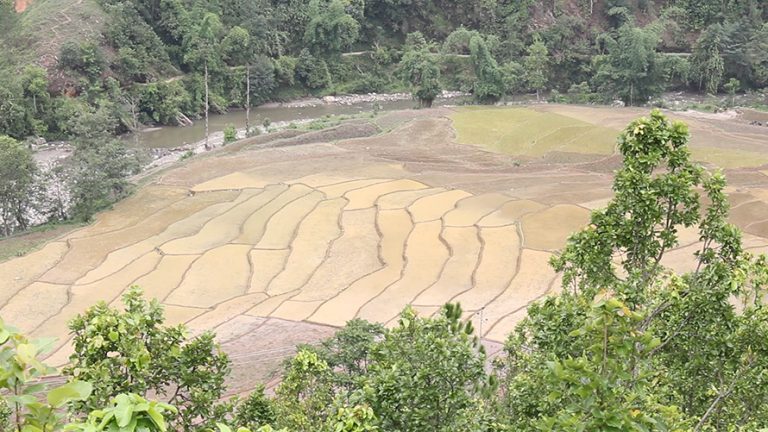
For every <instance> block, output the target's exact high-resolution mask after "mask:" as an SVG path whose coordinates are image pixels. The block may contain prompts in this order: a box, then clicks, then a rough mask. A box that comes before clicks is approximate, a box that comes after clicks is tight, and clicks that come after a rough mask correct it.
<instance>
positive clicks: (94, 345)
mask: <svg viewBox="0 0 768 432" xmlns="http://www.w3.org/2000/svg"><path fill="white" fill-rule="evenodd" d="M122 300H123V303H124V304H125V311H123V312H121V311H118V310H116V309H113V308H111V307H109V306H108V305H106V304H105V303H103V302H102V303H99V304H97V305H95V306H93V307H91V308H90V309H88V310H87V311H86V312H85V313H84V314H83V315H79V316H77V317H75V318H74V319H73V320H72V321H71V322H70V324H69V328H70V330H71V332H72V334H73V339H72V345H73V348H74V354H72V356H71V357H70V365H69V366H67V367H66V368H65V369H64V374H66V375H68V376H70V377H77V378H78V379H85V380H87V381H89V382H92V383H94V389H93V393H92V394H91V396H90V397H89V398H88V399H87V400H86V401H84V402H83V403H81V404H79V405H78V406H77V410H78V411H79V412H81V413H87V412H90V411H91V410H93V409H98V408H100V407H103V406H107V405H108V404H110V403H111V402H110V401H111V399H112V398H113V397H114V396H115V395H116V394H119V393H136V394H138V395H140V396H143V395H146V394H147V393H149V392H152V393H154V394H155V395H157V396H166V397H168V399H167V401H168V403H170V404H171V405H174V406H175V407H176V408H177V409H178V414H177V415H175V416H173V417H171V418H170V419H169V422H170V424H171V425H172V427H173V428H174V429H179V428H183V429H184V430H190V429H192V428H205V427H213V426H214V424H215V422H216V421H219V420H221V418H222V416H223V415H224V414H226V411H227V409H228V407H227V406H226V405H223V406H222V405H219V404H217V402H218V401H219V400H220V399H221V397H222V395H223V393H224V390H225V385H224V379H225V377H226V375H227V374H228V373H229V359H228V357H227V355H226V354H225V353H223V352H222V351H221V349H220V348H219V346H218V344H216V342H215V341H214V339H213V335H212V334H210V333H204V334H203V335H201V336H199V337H196V338H194V339H190V340H188V339H187V338H186V337H185V332H186V331H185V329H184V327H183V326H175V327H163V325H162V324H163V321H164V316H163V310H162V307H161V306H160V304H159V303H158V302H157V301H156V300H153V301H152V302H147V301H146V300H144V299H143V297H142V292H141V290H140V289H139V288H137V287H132V288H131V289H129V290H128V292H127V293H126V294H125V295H124V296H123V299H122ZM222 408H224V409H223V410H222Z"/></svg>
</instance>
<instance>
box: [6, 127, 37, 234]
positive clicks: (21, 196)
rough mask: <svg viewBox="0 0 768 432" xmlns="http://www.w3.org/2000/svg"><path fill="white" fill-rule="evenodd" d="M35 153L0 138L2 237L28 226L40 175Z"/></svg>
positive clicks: (11, 140) (13, 140) (8, 138)
mask: <svg viewBox="0 0 768 432" xmlns="http://www.w3.org/2000/svg"><path fill="white" fill-rule="evenodd" d="M37 171H38V170H37V165H36V164H35V161H34V158H33V157H32V152H31V151H30V150H29V149H28V148H27V147H25V146H24V145H23V144H21V143H20V142H18V141H16V140H15V139H13V138H11V137H8V136H2V135H0V222H1V223H2V226H3V234H4V235H6V236H8V235H11V234H12V233H13V232H14V231H16V230H25V229H27V227H28V226H29V221H28V219H27V218H28V216H29V211H30V210H31V209H32V207H33V205H32V202H33V201H32V196H33V189H34V186H35V176H36V174H37Z"/></svg>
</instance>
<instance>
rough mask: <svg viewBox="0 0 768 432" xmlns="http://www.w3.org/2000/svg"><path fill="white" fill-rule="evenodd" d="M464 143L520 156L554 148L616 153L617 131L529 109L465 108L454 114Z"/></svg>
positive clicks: (589, 152) (532, 154)
mask: <svg viewBox="0 0 768 432" xmlns="http://www.w3.org/2000/svg"><path fill="white" fill-rule="evenodd" d="M452 120H453V125H454V128H455V129H456V132H457V134H458V141H459V142H460V143H462V144H472V145H477V146H481V147H485V148H488V149H490V150H493V151H496V152H500V153H506V154H510V155H518V156H530V157H540V156H544V155H546V154H547V153H550V152H553V151H559V152H571V153H588V154H604V155H609V154H611V153H613V150H614V144H615V142H616V131H614V130H612V129H608V128H604V127H600V126H595V125H592V124H589V123H586V122H583V121H580V120H576V119H574V118H571V117H567V116H563V115H559V114H554V113H541V112H536V111H533V110H530V109H526V108H504V109H477V108H475V109H461V110H459V111H458V112H457V113H456V114H454V115H453V116H452Z"/></svg>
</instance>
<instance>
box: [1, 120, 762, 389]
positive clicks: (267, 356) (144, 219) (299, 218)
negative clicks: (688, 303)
mask: <svg viewBox="0 0 768 432" xmlns="http://www.w3.org/2000/svg"><path fill="white" fill-rule="evenodd" d="M646 113H647V112H646V111H642V110H632V109H620V110H616V109H608V108H587V107H576V106H557V105H546V106H539V107H535V108H504V109H501V108H466V109H448V108H440V109H433V110H424V111H406V112H394V113H388V114H384V115H381V116H379V117H378V118H376V119H373V120H369V121H367V120H366V121H363V120H356V121H352V122H348V123H344V124H342V125H340V126H338V127H336V128H333V129H328V130H324V131H317V132H297V131H284V132H281V133H277V134H272V135H269V136H261V137H257V138H254V139H250V140H246V141H242V142H239V143H237V144H235V145H232V146H229V147H226V148H224V149H221V150H219V151H215V152H212V153H209V154H207V155H205V156H201V157H197V158H195V159H192V160H189V161H187V162H186V163H183V164H180V165H178V166H175V167H173V168H171V169H168V170H165V171H163V172H160V173H156V174H155V175H153V176H152V178H151V179H150V181H148V183H147V184H146V185H145V186H144V187H142V188H141V189H140V190H139V191H138V192H137V193H136V194H135V195H133V196H132V197H130V198H129V199H127V200H125V201H123V202H121V203H119V204H118V205H116V206H115V208H114V209H112V210H110V211H107V212H104V213H102V214H100V215H99V216H98V218H97V220H96V222H95V223H94V224H92V225H91V226H88V227H85V228H81V229H78V230H76V231H73V232H70V233H68V234H66V235H64V236H62V237H60V238H58V239H56V240H54V241H51V242H49V243H48V244H46V245H44V246H43V247H41V248H40V249H39V250H37V251H34V252H31V253H29V254H27V255H26V256H24V257H20V258H16V259H12V260H10V261H6V262H3V263H0V316H2V318H3V319H4V320H5V321H6V322H9V323H14V324H15V325H17V326H18V327H20V328H21V329H22V330H23V331H25V332H29V333H31V334H32V335H34V336H55V337H57V338H58V340H59V343H58V345H57V347H56V349H55V351H54V352H53V353H52V354H51V355H50V357H49V359H48V361H49V363H51V364H53V365H62V364H64V363H65V362H66V361H67V357H68V355H69V354H70V352H71V349H70V347H69V344H68V332H67V321H68V320H69V319H70V318H72V317H73V316H74V315H75V314H77V313H80V312H82V311H83V310H85V309H86V308H87V307H88V306H90V305H92V304H94V303H95V302H97V301H105V302H108V303H113V304H116V303H117V302H118V301H119V297H120V295H121V293H122V292H123V291H124V290H125V289H126V288H127V287H129V286H130V285H140V286H141V287H143V288H144V290H145V291H146V294H147V295H148V296H150V297H155V298H157V299H159V300H160V301H161V302H162V303H163V304H164V305H165V307H166V314H167V317H168V320H169V322H171V323H186V324H187V325H188V326H189V327H190V328H191V329H192V331H193V332H195V333H197V332H201V331H204V330H209V329H211V330H215V331H216V332H217V334H218V337H219V339H220V341H221V342H222V344H223V346H224V348H225V349H226V350H227V351H229V352H230V354H231V355H232V358H233V361H234V363H235V370H234V374H235V378H234V380H233V384H234V387H233V391H235V392H236V391H241V390H244V389H247V388H248V386H249V385H250V383H249V382H250V381H249V380H256V381H260V380H268V379H269V378H270V377H271V376H270V373H271V372H272V371H273V369H274V368H275V367H276V366H277V365H278V363H279V361H280V359H282V358H284V357H286V356H288V355H290V353H291V352H292V350H293V347H294V346H295V345H296V344H297V343H302V342H313V341H316V340H318V339H320V338H323V337H326V336H328V335H330V334H331V333H332V332H333V329H334V326H341V325H343V324H344V323H345V322H346V321H347V320H350V319H352V318H355V317H360V318H365V319H368V320H373V321H379V322H382V323H387V324H392V323H394V322H396V318H397V315H398V313H399V312H400V311H401V310H402V308H403V307H405V306H406V305H408V304H411V305H413V306H414V307H415V308H416V309H417V310H419V311H420V312H421V313H422V314H424V315H430V314H432V313H434V312H436V311H437V310H438V308H439V307H440V305H442V304H443V303H445V302H448V301H453V302H456V301H458V302H460V303H461V304H462V306H463V307H464V310H465V311H466V316H467V319H472V320H474V321H475V324H476V328H478V329H480V330H481V332H482V336H483V337H484V338H485V339H486V340H488V341H495V342H501V341H503V340H504V338H505V336H506V334H507V333H508V332H509V331H510V330H511V329H512V328H513V327H514V325H515V323H517V322H518V321H519V320H520V319H521V318H522V317H523V316H524V314H525V310H526V307H527V306H528V305H529V304H530V303H531V302H533V301H535V300H537V299H539V298H541V297H542V296H546V295H547V294H549V293H552V292H556V291H557V290H558V289H559V288H560V287H559V278H558V277H557V275H556V274H554V272H552V270H551V269H550V268H549V267H548V265H547V261H548V260H549V258H550V257H551V256H552V255H553V254H554V253H556V252H557V251H558V249H560V248H561V247H562V246H563V244H564V242H565V240H566V238H567V236H568V235H569V234H570V233H571V232H573V231H575V230H578V229H579V228H581V227H582V226H583V225H584V224H585V223H586V222H587V221H588V218H589V213H590V210H591V209H594V208H598V207H600V206H602V205H604V203H605V202H606V200H607V199H609V198H610V196H611V189H610V186H611V181H612V172H613V170H614V169H615V168H616V167H617V166H618V165H619V163H620V158H619V157H617V155H616V154H615V151H614V143H615V139H616V135H617V134H618V131H619V130H620V129H621V128H622V127H623V126H624V125H626V124H627V123H628V122H629V121H630V120H631V119H633V118H635V117H637V116H640V115H643V114H646ZM683 119H684V120H686V121H687V122H688V123H689V124H690V127H691V131H692V134H693V141H692V146H693V153H694V155H695V157H696V158H697V159H699V160H701V161H703V162H705V163H708V164H711V165H713V166H714V165H718V166H720V167H722V168H724V169H725V171H726V173H727V175H728V177H729V180H730V184H731V186H730V191H731V198H732V200H733V216H732V218H733V221H734V222H735V223H737V224H738V225H739V226H741V228H742V229H743V230H744V231H745V233H746V234H745V235H746V243H747V247H749V248H750V249H753V250H755V251H764V250H766V247H767V245H768V240H766V238H768V166H767V165H766V164H768V135H767V134H766V129H765V128H760V127H758V126H749V125H748V124H746V123H744V122H741V123H740V122H739V121H738V120H722V119H718V118H716V117H707V116H703V117H702V116H699V117H693V116H687V117H683ZM696 241H697V237H696V233H695V232H684V233H682V242H681V244H680V246H679V248H678V249H676V250H675V251H673V252H672V253H670V257H669V261H668V263H667V264H668V265H670V266H672V267H674V268H678V269H682V268H685V267H686V266H687V265H688V264H689V262H690V256H691V253H692V251H693V250H694V249H695V247H696V246H695V243H696ZM254 371H256V372H257V373H256V374H254ZM246 372H247V373H246Z"/></svg>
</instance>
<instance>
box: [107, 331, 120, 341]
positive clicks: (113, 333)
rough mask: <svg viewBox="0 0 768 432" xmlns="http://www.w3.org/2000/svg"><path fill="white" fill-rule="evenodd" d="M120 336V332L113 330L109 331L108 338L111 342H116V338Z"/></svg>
mask: <svg viewBox="0 0 768 432" xmlns="http://www.w3.org/2000/svg"><path fill="white" fill-rule="evenodd" d="M119 337H120V334H119V333H118V332H116V331H114V330H112V331H111V332H109V340H111V341H112V342H117V339H118V338H119Z"/></svg>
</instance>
